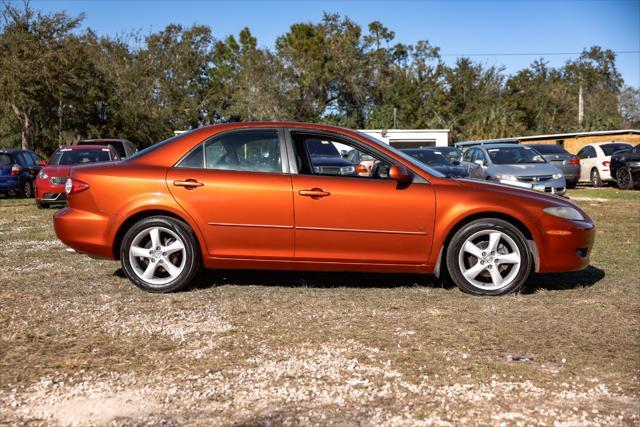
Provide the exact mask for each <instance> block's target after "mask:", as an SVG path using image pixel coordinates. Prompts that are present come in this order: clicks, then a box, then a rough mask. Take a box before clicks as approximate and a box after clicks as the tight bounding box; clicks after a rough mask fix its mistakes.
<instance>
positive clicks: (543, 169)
mask: <svg viewBox="0 0 640 427" xmlns="http://www.w3.org/2000/svg"><path fill="white" fill-rule="evenodd" d="M461 165H462V166H463V167H464V168H465V169H466V170H467V172H468V173H469V177H470V178H475V179H482V180H492V181H497V182H500V183H502V184H509V185H513V186H516V187H523V188H530V189H532V190H537V191H542V192H545V193H553V194H559V195H562V194H564V193H565V192H566V190H567V183H566V181H565V179H564V174H563V173H562V171H561V170H560V169H558V168H557V167H555V166H553V165H551V164H549V163H548V162H547V161H546V160H545V159H544V158H543V157H542V155H541V154H540V153H538V152H537V151H536V150H534V149H533V148H530V147H527V146H524V145H519V144H490V145H478V146H473V147H470V148H469V149H468V150H467V151H465V153H464V155H463V157H462V163H461Z"/></svg>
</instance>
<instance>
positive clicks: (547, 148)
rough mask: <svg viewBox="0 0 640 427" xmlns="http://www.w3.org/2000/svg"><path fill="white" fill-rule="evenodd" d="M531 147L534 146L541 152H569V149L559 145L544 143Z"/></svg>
mask: <svg viewBox="0 0 640 427" xmlns="http://www.w3.org/2000/svg"><path fill="white" fill-rule="evenodd" d="M529 147H531V148H533V149H534V150H536V151H537V152H538V153H540V154H567V150H565V149H564V148H562V147H561V146H559V145H553V144H542V145H530V146H529Z"/></svg>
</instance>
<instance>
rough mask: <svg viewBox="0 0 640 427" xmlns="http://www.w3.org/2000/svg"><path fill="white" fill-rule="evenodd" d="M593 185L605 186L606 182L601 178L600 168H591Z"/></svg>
mask: <svg viewBox="0 0 640 427" xmlns="http://www.w3.org/2000/svg"><path fill="white" fill-rule="evenodd" d="M591 185H593V186H594V187H604V182H603V181H602V179H600V173H599V172H598V169H596V168H593V169H591Z"/></svg>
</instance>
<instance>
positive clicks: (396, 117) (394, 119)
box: [393, 107, 398, 129]
mask: <svg viewBox="0 0 640 427" xmlns="http://www.w3.org/2000/svg"><path fill="white" fill-rule="evenodd" d="M393 128H394V129H398V109H397V108H396V107H393Z"/></svg>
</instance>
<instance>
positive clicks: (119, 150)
mask: <svg viewBox="0 0 640 427" xmlns="http://www.w3.org/2000/svg"><path fill="white" fill-rule="evenodd" d="M78 145H100V146H105V147H106V146H107V145H111V146H112V147H113V148H115V149H116V152H117V153H118V155H119V156H120V157H121V158H125V157H127V152H126V151H125V149H124V144H123V143H122V141H80V142H78Z"/></svg>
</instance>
